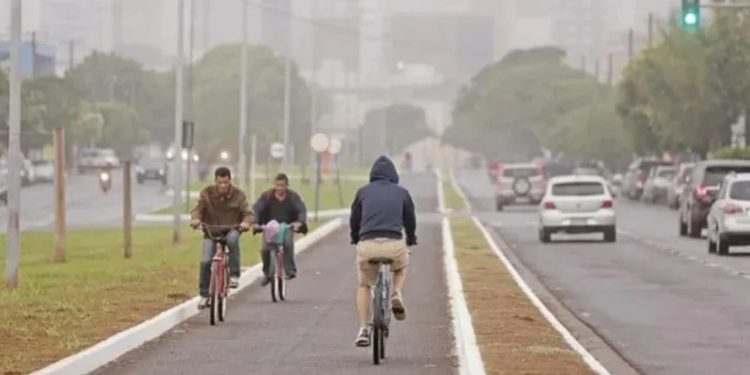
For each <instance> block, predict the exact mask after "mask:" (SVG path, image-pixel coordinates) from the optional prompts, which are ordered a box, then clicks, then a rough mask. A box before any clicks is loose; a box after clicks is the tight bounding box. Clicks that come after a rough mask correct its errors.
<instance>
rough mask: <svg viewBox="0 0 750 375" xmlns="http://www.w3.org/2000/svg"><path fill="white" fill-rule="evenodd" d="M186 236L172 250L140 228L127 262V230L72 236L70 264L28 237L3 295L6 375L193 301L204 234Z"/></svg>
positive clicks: (167, 234) (249, 258) (168, 238)
mask: <svg viewBox="0 0 750 375" xmlns="http://www.w3.org/2000/svg"><path fill="white" fill-rule="evenodd" d="M312 229H313V228H311V230H312ZM182 233H183V241H182V243H181V244H179V245H172V230H171V228H169V227H144V228H136V229H135V230H134V232H133V257H132V258H131V259H127V260H126V259H124V258H123V255H122V254H123V251H122V231H121V230H89V231H72V232H69V233H68V241H67V261H66V262H65V263H53V262H52V255H53V239H52V234H51V233H41V232H39V233H25V234H24V235H23V237H22V249H23V250H22V260H21V286H20V287H19V288H18V289H17V290H14V291H8V290H2V289H0V337H1V338H2V339H0V353H2V355H0V374H25V373H29V372H30V371H32V370H35V369H39V368H41V367H44V366H46V365H48V364H51V363H52V362H55V361H57V360H59V359H61V358H64V357H66V356H68V355H71V354H73V353H75V352H78V351H80V350H82V349H84V348H86V347H89V346H91V345H93V344H95V343H97V342H99V341H101V340H103V339H105V338H107V337H109V336H111V335H113V334H115V333H117V332H120V331H122V330H125V329H127V328H129V327H132V326H134V325H136V324H138V323H140V322H143V321H145V320H147V319H149V318H151V317H153V316H155V315H157V314H158V313H159V312H161V311H163V310H166V309H168V308H170V307H172V306H175V305H177V304H179V303H181V302H184V301H185V300H188V299H190V298H192V297H194V296H195V295H196V294H197V286H198V262H199V260H200V244H201V240H202V234H201V233H200V232H196V231H191V230H189V229H188V228H185V229H184V230H183V232H182ZM258 238H259V237H253V236H251V235H247V234H245V235H243V236H242V237H241V239H242V242H241V249H242V265H243V266H248V265H252V264H255V263H257V262H258V261H259V253H258V246H259V239H258ZM0 264H3V265H4V264H5V241H4V238H2V239H0Z"/></svg>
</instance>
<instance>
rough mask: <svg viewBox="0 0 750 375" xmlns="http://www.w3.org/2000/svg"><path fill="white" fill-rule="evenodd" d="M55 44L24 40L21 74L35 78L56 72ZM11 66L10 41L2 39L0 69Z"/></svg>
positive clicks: (0, 42) (0, 43) (6, 68)
mask: <svg viewBox="0 0 750 375" xmlns="http://www.w3.org/2000/svg"><path fill="white" fill-rule="evenodd" d="M55 53H56V51H55V46H53V45H51V44H47V43H35V42H33V41H27V42H23V44H22V45H21V76H22V77H23V78H33V77H40V76H46V75H53V74H55V61H56V60H55ZM9 68H10V42H9V41H7V40H4V41H0V69H2V70H5V71H7V70H8V69H9Z"/></svg>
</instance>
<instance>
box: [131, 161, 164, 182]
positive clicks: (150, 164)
mask: <svg viewBox="0 0 750 375" xmlns="http://www.w3.org/2000/svg"><path fill="white" fill-rule="evenodd" d="M167 176H168V170H167V162H166V161H165V160H164V159H160V158H144V159H141V160H140V161H139V162H138V167H137V168H136V179H137V180H138V183H139V184H143V183H144V182H146V181H147V180H154V181H161V183H162V184H163V185H166V184H167Z"/></svg>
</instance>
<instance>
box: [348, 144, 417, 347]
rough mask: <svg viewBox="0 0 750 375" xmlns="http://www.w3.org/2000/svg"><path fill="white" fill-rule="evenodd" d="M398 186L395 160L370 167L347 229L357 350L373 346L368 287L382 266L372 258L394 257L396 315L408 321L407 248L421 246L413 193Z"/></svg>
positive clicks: (392, 267)
mask: <svg viewBox="0 0 750 375" xmlns="http://www.w3.org/2000/svg"><path fill="white" fill-rule="evenodd" d="M398 182H399V179H398V172H396V167H395V166H394V165H393V162H392V161H391V160H390V159H388V158H387V157H385V156H381V157H379V158H378V159H377V160H376V161H375V163H374V164H373V166H372V170H371V171H370V183H369V184H368V185H366V186H364V187H362V188H360V189H359V191H357V195H356V196H355V197H354V202H353V203H352V208H351V216H350V219H349V226H350V228H351V239H352V244H355V245H357V260H356V264H357V277H358V284H359V285H358V289H357V314H358V316H359V324H360V328H359V332H358V334H357V339H356V341H355V342H354V344H355V345H356V346H359V347H367V346H369V345H370V329H369V327H368V326H367V318H368V316H369V311H370V298H371V296H370V288H371V287H372V285H373V284H375V282H376V281H377V276H378V268H377V266H375V265H372V264H370V263H369V262H368V261H369V260H370V259H373V258H390V259H393V264H391V271H392V272H393V296H392V298H391V304H392V306H393V316H394V317H395V318H396V320H404V319H406V308H405V307H404V299H403V295H402V294H401V291H402V289H403V287H404V283H405V281H406V266H407V265H408V264H409V250H408V249H407V246H415V245H416V244H417V236H416V233H415V232H416V229H417V217H416V212H415V211H416V210H415V208H414V202H413V201H412V198H411V195H410V194H409V192H408V191H407V190H406V189H404V188H403V187H401V186H399V185H398ZM404 232H405V234H406V236H405V238H404Z"/></svg>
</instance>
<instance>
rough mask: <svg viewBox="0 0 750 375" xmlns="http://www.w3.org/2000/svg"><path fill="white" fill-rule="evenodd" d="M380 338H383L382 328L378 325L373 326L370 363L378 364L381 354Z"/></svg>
mask: <svg viewBox="0 0 750 375" xmlns="http://www.w3.org/2000/svg"><path fill="white" fill-rule="evenodd" d="M382 340H383V329H382V328H380V327H377V326H375V327H373V329H372V363H374V364H376V365H379V364H380V359H381V358H382V357H381V354H380V350H381V349H382V345H383V344H382Z"/></svg>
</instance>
